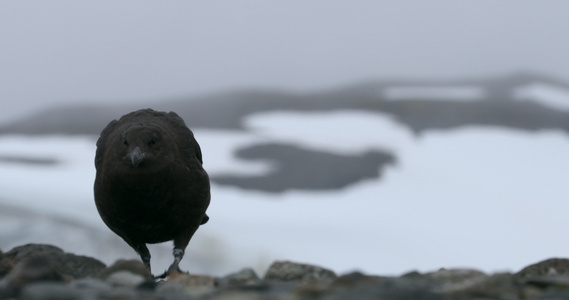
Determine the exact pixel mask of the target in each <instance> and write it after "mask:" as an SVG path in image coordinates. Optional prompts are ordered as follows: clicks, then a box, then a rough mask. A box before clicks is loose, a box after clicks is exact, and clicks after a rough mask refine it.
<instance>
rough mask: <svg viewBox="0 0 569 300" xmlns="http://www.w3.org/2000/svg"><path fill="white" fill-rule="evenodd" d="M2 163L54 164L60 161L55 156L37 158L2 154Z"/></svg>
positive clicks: (0, 159)
mask: <svg viewBox="0 0 569 300" xmlns="http://www.w3.org/2000/svg"><path fill="white" fill-rule="evenodd" d="M0 163H11V164H26V165H44V166H53V165H56V164H59V163H60V161H59V160H57V159H54V158H36V157H21V156H5V155H3V156H0Z"/></svg>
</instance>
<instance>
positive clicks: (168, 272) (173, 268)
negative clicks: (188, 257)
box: [154, 265, 190, 279]
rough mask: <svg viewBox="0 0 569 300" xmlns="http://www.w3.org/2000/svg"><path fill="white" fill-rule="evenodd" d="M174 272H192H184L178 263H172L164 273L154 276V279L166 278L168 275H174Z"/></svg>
mask: <svg viewBox="0 0 569 300" xmlns="http://www.w3.org/2000/svg"><path fill="white" fill-rule="evenodd" d="M173 274H190V273H188V272H184V271H182V270H180V267H178V266H177V265H176V266H175V265H171V266H170V267H169V268H168V270H166V271H164V273H162V274H160V275H158V276H154V279H166V278H167V277H168V276H170V275H173Z"/></svg>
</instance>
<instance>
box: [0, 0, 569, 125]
mask: <svg viewBox="0 0 569 300" xmlns="http://www.w3.org/2000/svg"><path fill="white" fill-rule="evenodd" d="M568 13H569V1H564V0H559V1H553V0H550V1H525V0H502V1H483V0H482V1H481V0H477V1H456V0H438V1H425V0H420V1H404V0H403V1H402V0H394V1H379V0H374V1H371V0H370V1H358V0H349V1H348V0H345V1H334V0H326V1H306V0H283V1H275V0H271V1H266V0H258V1H243V0H239V1H236V0H225V1H140V0H137V1H134V0H122V1H114V0H98V1H77V0H58V1H48V0H43V1H33V2H31V1H1V2H0V122H1V121H2V120H4V121H5V120H7V119H8V118H11V117H12V118H13V117H15V116H18V115H20V114H22V113H24V112H28V111H31V110H34V109H39V108H40V107H43V106H45V105H48V104H51V103H56V102H79V101H84V102H99V103H117V102H119V101H141V100H142V101H148V100H152V99H158V98H165V97H171V96H186V95H188V96H191V95H196V94H204V93H209V92H213V91H218V90H226V89H234V88H246V87H261V88H271V87H274V88H280V89H290V90H294V91H307V90H314V89H320V88H327V87H333V86H337V85H347V84H351V83H356V82H358V81H362V80H373V79H383V78H393V77H396V78H407V77H413V78H431V79H432V78H442V79H444V78H453V77H456V76H460V77H464V76H483V75H494V74H505V73H508V72H514V71H518V70H532V71H537V72H541V73H545V74H548V75H553V76H557V77H559V78H560V79H563V80H568V81H569V60H568V58H567V56H568V55H569V18H567V15H568Z"/></svg>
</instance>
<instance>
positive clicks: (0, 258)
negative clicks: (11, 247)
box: [0, 250, 14, 278]
mask: <svg viewBox="0 0 569 300" xmlns="http://www.w3.org/2000/svg"><path fill="white" fill-rule="evenodd" d="M13 267H14V262H12V260H11V259H9V258H8V257H7V256H6V255H5V254H4V252H2V251H1V250H0V278H2V277H4V276H6V275H7V274H8V273H10V271H11V270H12V268H13Z"/></svg>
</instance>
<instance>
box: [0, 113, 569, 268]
mask: <svg viewBox="0 0 569 300" xmlns="http://www.w3.org/2000/svg"><path fill="white" fill-rule="evenodd" d="M247 125H248V126H250V127H251V128H252V129H254V130H252V131H251V132H249V133H235V132H218V131H212V130H195V131H194V132H195V135H196V138H197V139H198V141H199V142H200V144H201V146H202V151H203V154H204V162H205V163H204V166H205V167H206V169H207V170H208V171H209V173H210V174H212V175H215V174H216V173H227V172H233V173H239V174H262V173H263V172H268V171H270V167H267V165H264V164H262V163H261V164H259V163H255V164H254V163H250V162H244V161H237V160H235V159H234V158H231V157H230V155H229V153H230V152H231V151H233V150H235V149H236V148H238V147H240V146H243V145H247V144H248V143H257V142H274V141H280V142H290V143H298V144H302V145H305V146H306V147H311V148H313V149H320V150H327V151H335V152H342V153H345V152H349V153H357V152H363V151H366V150H369V149H383V147H388V149H389V150H390V151H393V152H394V153H395V154H396V155H397V157H398V159H399V161H398V164H397V166H394V167H390V168H388V169H387V170H386V172H385V176H384V177H383V178H382V179H381V180H374V179H370V180H367V181H363V182H359V183H357V184H354V185H352V186H350V187H348V188H345V189H343V190H341V191H310V192H306V191H288V192H285V193H283V194H270V193H264V192H258V191H247V190H242V189H239V188H235V187H227V186H220V185H217V184H213V185H212V203H211V206H210V209H209V211H208V214H209V216H210V217H211V219H210V222H209V223H208V224H206V225H204V226H203V227H202V228H200V230H198V232H197V234H196V236H195V237H194V240H192V242H191V243H190V246H189V248H188V249H189V251H188V255H187V256H186V258H184V260H183V261H182V268H186V269H190V270H195V260H196V259H200V260H206V261H208V262H209V263H210V264H211V266H212V267H210V268H209V269H201V270H199V271H200V272H208V273H215V274H218V275H223V274H227V273H229V272H233V271H236V270H238V269H240V268H243V267H249V266H253V267H255V268H256V269H257V270H258V271H259V272H262V271H263V270H264V268H266V267H267V264H268V263H270V262H271V261H273V260H276V259H287V260H292V261H300V262H307V263H312V264H318V265H321V266H324V267H329V268H332V269H333V270H334V271H336V272H339V273H343V272H347V271H351V270H361V271H364V272H368V273H374V274H381V275H390V274H392V275H397V274H401V273H403V272H406V271H409V270H413V269H417V270H420V271H429V270H436V269H438V268H441V267H445V268H452V267H475V268H479V269H481V270H483V271H488V272H492V271H502V270H509V271H517V270H519V269H520V268H521V267H523V266H526V265H528V264H530V263H534V262H536V261H539V260H542V259H546V258H550V257H553V256H556V257H557V256H567V255H569V240H567V239H564V238H563V237H564V236H565V230H566V228H568V227H569V219H568V218H566V212H567V211H568V210H569V201H567V199H566V198H567V195H568V194H569V184H567V179H566V177H567V176H566V173H567V171H566V170H568V169H569V156H567V153H569V139H568V138H567V136H566V135H565V134H563V133H561V132H559V131H541V132H539V133H526V132H522V131H515V130H507V129H496V128H491V129H488V128H475V127H470V128H463V129H460V130H452V131H439V132H427V133H425V134H424V135H422V136H421V137H420V138H419V139H414V138H413V137H412V136H411V134H410V133H409V131H408V130H406V129H405V128H403V127H398V126H396V123H394V122H393V120H391V119H390V118H388V117H386V116H385V115H380V114H371V113H357V112H354V111H344V112H333V113H332V112H331V113H298V114H294V113H274V114H259V115H255V116H253V117H251V118H249V119H248V122H247ZM94 142H95V140H94V139H93V138H90V137H58V136H51V137H41V138H38V137H20V136H4V137H0V156H2V155H7V154H10V155H13V154H14V153H23V154H22V155H24V154H25V155H26V156H32V157H36V156H37V157H42V158H44V157H46V156H48V157H52V156H53V157H55V158H57V159H60V160H63V161H64V163H63V164H61V165H57V166H30V165H23V164H13V163H5V162H2V163H0V203H3V204H10V205H16V206H21V207H28V208H32V209H34V210H38V211H42V212H46V213H49V214H57V215H59V216H65V217H67V218H73V219H75V220H77V221H78V222H83V223H85V224H88V225H89V226H92V227H95V228H98V229H100V230H102V231H103V232H106V233H107V234H108V235H109V236H113V235H114V234H113V233H112V232H110V230H108V229H106V228H105V225H104V224H103V223H102V221H101V220H100V219H99V216H98V215H97V212H96V209H95V207H94V204H93V199H92V182H93V179H94V166H93V156H94V151H95V147H94ZM243 168H250V170H249V171H246V172H243ZM6 226H8V227H6V228H8V229H6V230H14V228H15V227H14V226H12V227H9V225H6ZM2 230H4V229H0V231H2ZM38 230H39V229H38ZM53 234H56V233H53ZM116 241H117V243H122V241H120V239H116ZM30 242H33V240H32V241H30ZM123 244H124V243H123ZM81 246H82V245H76V246H75V248H74V249H73V250H76V249H82V250H81V251H80V252H82V253H83V254H87V255H89V254H90V253H95V251H94V250H93V249H83V248H81ZM123 246H124V248H128V246H126V245H123ZM84 247H86V246H84ZM163 247H164V249H169V247H170V245H169V244H166V245H164V246H163ZM153 249H156V248H151V251H154V250H153ZM3 250H7V249H3ZM66 250H68V249H66ZM109 252H110V251H107V253H106V254H104V257H98V258H99V259H102V260H104V261H105V262H107V263H108V262H112V261H114V260H116V259H119V258H122V257H121V255H122V254H120V253H118V252H110V253H109ZM96 253H97V255H102V254H100V253H101V251H98V252H96ZM196 253H197V254H196ZM196 255H197V256H198V258H196ZM161 256H166V258H163V259H162V261H160V260H159V259H160V257H161ZM168 256H169V253H168V251H163V252H161V253H160V254H156V253H153V260H154V259H157V260H156V261H153V266H155V265H156V264H157V263H160V264H162V265H159V266H158V267H155V270H162V269H163V268H165V267H166V265H165V264H166V263H165V262H164V261H169V260H170V259H171V258H170V257H168Z"/></svg>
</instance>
